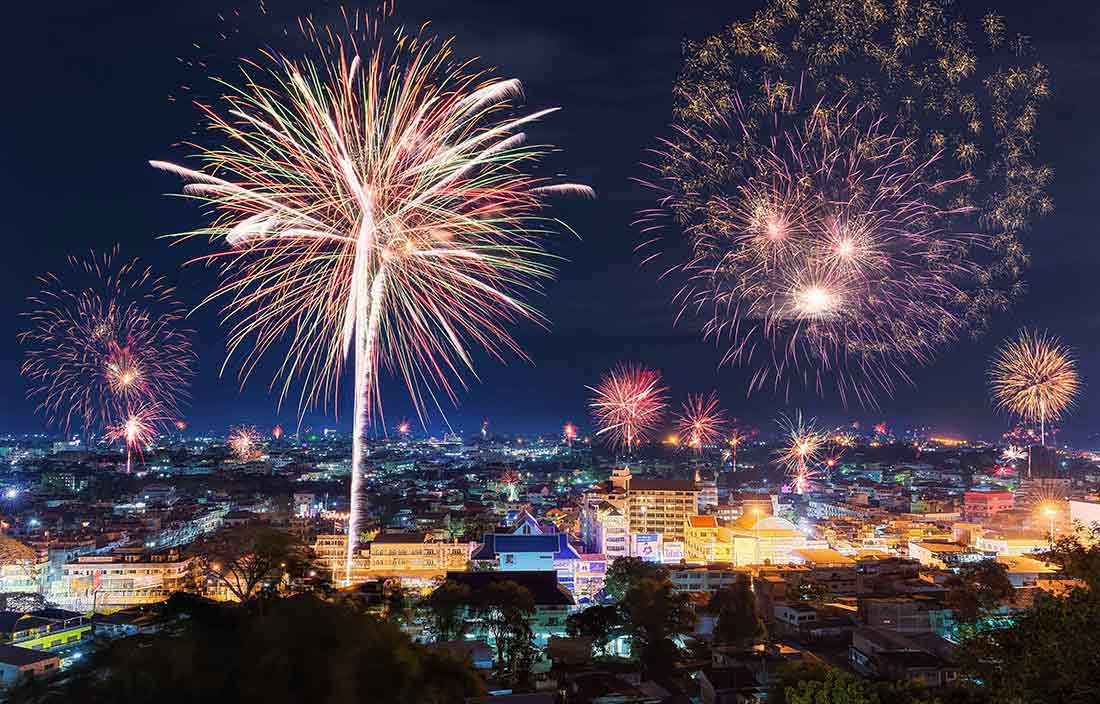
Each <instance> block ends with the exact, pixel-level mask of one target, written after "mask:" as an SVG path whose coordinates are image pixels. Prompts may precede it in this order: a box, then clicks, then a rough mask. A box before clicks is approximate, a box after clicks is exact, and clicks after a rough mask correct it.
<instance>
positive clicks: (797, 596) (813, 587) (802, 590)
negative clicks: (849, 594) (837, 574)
mask: <svg viewBox="0 0 1100 704" xmlns="http://www.w3.org/2000/svg"><path fill="white" fill-rule="evenodd" d="M832 596H833V592H832V590H831V589H829V586H828V585H826V584H822V583H821V582H799V583H797V584H791V585H789V586H788V587H787V599H788V600H790V601H808V602H813V603H815V604H820V603H822V602H826V601H828V600H829V599H831V598H832Z"/></svg>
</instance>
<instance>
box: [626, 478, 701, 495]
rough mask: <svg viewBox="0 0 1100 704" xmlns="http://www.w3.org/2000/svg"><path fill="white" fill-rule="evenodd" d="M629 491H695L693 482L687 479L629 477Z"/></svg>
mask: <svg viewBox="0 0 1100 704" xmlns="http://www.w3.org/2000/svg"><path fill="white" fill-rule="evenodd" d="M630 491H631V492H632V493H633V492H635V491H696V489H695V482H693V481H690V480H687V479H631V480H630Z"/></svg>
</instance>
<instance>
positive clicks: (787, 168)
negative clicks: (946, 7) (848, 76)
mask: <svg viewBox="0 0 1100 704" xmlns="http://www.w3.org/2000/svg"><path fill="white" fill-rule="evenodd" d="M785 95H787V96H788V97H786V98H783V97H780V96H773V98H772V102H773V103H774V112H773V113H772V114H771V115H770V116H769V117H768V119H767V120H766V122H768V123H774V124H775V127H774V129H773V130H772V131H771V136H770V141H768V142H767V143H766V144H765V145H762V146H760V147H759V148H758V149H756V150H755V151H750V152H749V153H746V155H745V163H746V164H747V165H746V166H744V167H743V168H744V170H745V172H746V173H745V175H744V177H743V179H742V180H741V181H740V182H739V183H737V184H736V185H733V184H731V185H729V186H728V187H726V186H722V187H719V189H718V190H719V193H718V194H717V195H716V199H718V200H720V201H721V203H722V204H723V205H722V206H720V207H718V206H715V205H714V202H711V201H708V203H707V207H708V208H711V209H712V210H713V212H711V213H710V214H709V215H708V217H707V218H706V219H704V220H702V221H700V222H697V223H692V224H690V225H688V226H687V227H686V229H685V233H686V235H687V236H688V238H689V241H690V243H691V256H690V257H689V258H688V259H687V260H686V261H685V262H684V263H682V264H680V265H678V266H676V267H674V269H673V270H674V271H678V272H681V273H683V274H684V275H685V276H686V278H687V283H686V285H685V286H684V287H683V288H682V289H681V290H680V291H679V293H678V296H677V302H678V303H679V305H680V306H681V312H682V313H684V312H687V311H699V312H700V313H702V314H703V315H704V316H705V325H704V334H705V335H706V336H707V337H709V338H715V339H728V340H729V347H728V348H727V352H726V355H725V358H724V360H723V361H725V362H730V363H735V364H742V363H744V364H753V363H754V359H755V358H756V356H758V355H759V350H758V348H760V347H761V343H763V345H764V346H766V348H770V349H772V350H775V352H776V353H774V354H772V353H766V354H764V355H763V357H762V358H763V359H764V360H765V363H763V364H761V365H758V366H757V370H756V372H755V373H754V376H753V379H752V381H751V382H750V390H755V389H759V388H762V387H763V386H765V385H771V386H774V387H782V388H787V386H788V381H789V379H790V378H791V377H792V376H795V377H797V376H801V375H803V374H812V375H813V376H812V383H813V385H814V386H816V388H817V389H818V390H819V391H821V390H822V388H823V378H824V376H825V375H832V376H833V377H834V378H835V379H836V385H837V388H838V390H839V392H840V394H841V396H842V397H843V398H847V395H848V394H850V393H854V394H855V396H856V398H857V399H858V400H859V401H860V403H862V404H865V405H866V404H870V403H872V402H873V398H874V395H875V393H876V392H878V391H886V392H890V391H892V389H893V383H894V382H893V380H894V379H895V378H896V377H899V376H900V377H902V378H904V379H906V380H907V379H908V377H907V376H906V373H905V366H906V365H907V364H908V363H910V362H912V361H916V362H924V361H927V360H928V359H930V358H931V357H932V356H933V354H934V353H935V352H936V351H937V350H938V349H939V348H940V347H942V346H943V345H944V344H945V343H946V342H949V341H950V340H953V339H954V338H955V337H957V336H958V334H959V332H960V331H961V330H962V329H963V328H964V326H965V323H966V318H965V315H964V314H963V312H962V311H961V310H960V309H959V307H958V302H959V301H961V300H963V298H964V296H963V295H962V292H963V290H964V289H965V288H966V287H967V286H968V285H969V283H970V282H972V281H974V280H975V279H976V278H977V276H978V270H977V267H976V266H974V265H973V264H972V260H971V259H970V258H969V257H968V252H970V251H971V250H973V249H974V248H976V247H981V246H983V239H982V237H981V236H979V235H977V234H975V233H973V232H970V231H968V230H966V229H959V227H960V225H961V226H963V227H965V225H966V224H970V225H972V224H973V223H972V222H971V220H970V216H971V215H972V211H973V209H972V208H969V207H967V206H958V207H951V206H941V205H940V204H939V202H940V201H941V200H942V199H943V195H942V194H945V193H947V194H950V193H952V192H954V191H955V190H957V189H958V188H960V187H962V186H963V185H965V182H966V180H967V177H965V176H958V177H955V178H950V177H936V176H935V175H934V174H933V166H935V164H936V161H937V159H938V158H939V157H938V155H933V156H931V157H927V158H921V157H920V156H918V150H917V148H916V144H915V141H914V140H912V139H909V138H905V137H902V136H899V135H898V134H896V133H895V132H894V131H892V130H891V128H889V127H888V126H887V125H886V122H885V118H884V117H883V116H881V115H874V114H872V113H871V111H870V109H869V108H867V107H865V106H856V107H851V106H849V105H848V104H847V103H846V102H844V101H841V102H839V103H836V104H825V103H818V104H815V105H812V106H810V107H809V108H808V109H806V108H802V107H800V106H799V104H798V102H797V98H794V97H790V94H789V93H788V94H785ZM735 106H736V107H735V115H734V116H733V117H731V118H728V119H729V120H730V121H729V122H726V121H722V122H720V123H718V124H708V125H706V126H705V128H704V129H702V133H701V134H700V133H699V131H700V130H695V129H690V128H687V127H682V128H681V135H682V137H683V139H684V140H685V142H686V143H687V144H689V145H691V146H690V147H685V146H683V145H674V144H673V143H671V142H670V143H669V144H668V145H667V146H666V149H667V150H668V151H666V152H665V153H663V155H662V158H664V159H665V160H666V161H667V160H671V159H673V158H674V157H673V153H674V152H673V150H678V151H676V152H675V158H677V159H680V160H686V161H688V162H689V163H690V164H691V165H693V166H695V167H697V168H704V165H703V164H702V162H697V161H695V162H693V161H692V159H693V157H692V156H691V155H690V152H691V151H696V150H703V149H704V147H705V144H706V143H707V142H708V140H712V139H713V138H714V137H713V133H715V132H717V133H729V134H731V136H730V137H729V139H731V140H733V139H736V136H734V135H741V134H743V133H744V132H745V130H746V129H748V128H747V127H746V123H748V122H750V121H754V120H755V121H759V116H758V115H756V114H755V113H753V112H752V111H751V108H750V107H748V106H746V105H744V104H742V103H741V102H736V103H735ZM724 120H725V118H724ZM792 121H793V122H794V124H793V125H785V123H787V122H792ZM687 168H691V166H689V167H687ZM677 178H685V176H684V175H682V174H681V175H678V176H677ZM679 191H682V192H683V193H684V195H682V196H678V195H670V196H668V197H667V198H666V199H665V200H664V205H665V207H666V208H668V209H670V210H672V211H674V212H675V211H678V210H691V209H692V208H693V207H694V206H693V205H691V203H690V202H692V201H694V200H695V199H696V198H697V195H696V193H695V191H694V190H689V189H688V188H687V187H686V185H679V186H678V192H679Z"/></svg>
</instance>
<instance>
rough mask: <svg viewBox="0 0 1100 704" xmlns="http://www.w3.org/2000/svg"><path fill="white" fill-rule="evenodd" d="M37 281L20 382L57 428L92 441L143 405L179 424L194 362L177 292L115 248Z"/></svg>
mask: <svg viewBox="0 0 1100 704" xmlns="http://www.w3.org/2000/svg"><path fill="white" fill-rule="evenodd" d="M38 280H39V282H40V284H41V289H40V290H39V292H38V293H37V294H36V295H35V296H33V297H31V298H30V301H31V303H32V305H33V306H34V310H32V311H31V312H29V313H26V314H25V316H26V317H27V319H28V320H29V321H30V328H29V329H28V330H25V331H23V332H21V333H20V334H19V340H20V342H22V344H23V345H24V348H25V359H24V362H23V365H22V374H23V376H24V377H25V378H26V379H27V381H28V382H29V384H30V389H29V391H28V397H29V398H31V399H35V400H37V402H38V409H39V411H40V412H42V413H43V414H44V415H45V416H46V419H47V421H48V422H49V423H50V424H51V425H54V426H56V427H58V428H60V429H61V430H63V431H64V432H68V431H69V430H70V429H71V428H73V427H76V428H79V429H80V431H81V432H82V433H83V435H84V437H85V440H87V438H88V437H89V436H90V435H91V434H92V433H94V432H97V431H100V430H106V429H107V428H108V426H116V427H117V426H118V424H119V423H120V422H121V421H120V419H123V418H126V417H128V415H129V414H130V411H131V410H133V409H135V408H139V407H142V406H144V405H149V404H155V405H156V406H157V407H158V409H159V412H158V414H157V415H158V420H157V422H158V423H160V422H170V421H169V420H167V419H165V418H163V417H162V416H166V415H170V416H173V417H176V418H178V417H179V410H180V403H181V401H182V400H183V399H184V398H185V397H186V395H187V387H188V385H189V384H190V379H191V375H192V366H193V364H194V361H195V354H194V352H193V351H192V348H191V342H190V339H189V336H190V331H189V330H184V329H181V328H180V327H179V324H180V323H181V322H182V320H183V318H184V317H185V315H186V312H187V311H186V309H185V308H184V306H183V304H182V303H180V302H179V301H178V300H177V299H176V291H175V289H174V288H173V287H171V286H169V285H168V284H167V283H166V281H165V280H164V279H163V278H162V277H158V276H155V275H154V274H153V272H152V270H151V269H150V268H148V267H145V266H142V265H141V263H140V262H139V261H138V260H137V259H130V260H123V259H121V258H120V257H119V253H118V248H117V247H116V248H115V249H113V250H112V251H111V252H109V253H106V254H102V255H96V254H91V255H89V256H88V257H87V258H78V257H69V270H68V271H67V272H65V273H61V274H53V273H50V274H46V275H44V276H40V277H39V279H38Z"/></svg>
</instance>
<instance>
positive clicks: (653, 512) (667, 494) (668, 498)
mask: <svg viewBox="0 0 1100 704" xmlns="http://www.w3.org/2000/svg"><path fill="white" fill-rule="evenodd" d="M698 503H699V491H698V489H697V488H696V486H695V482H692V481H687V480H684V479H638V478H631V479H630V483H629V489H628V492H627V520H628V521H629V525H630V532H631V534H633V535H639V534H657V535H659V536H661V540H662V541H663V542H664V543H666V544H667V543H669V542H678V543H683V542H684V537H685V533H684V527H685V525H686V524H687V522H688V518H689V517H691V516H693V515H695V511H696V508H697V506H698Z"/></svg>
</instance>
